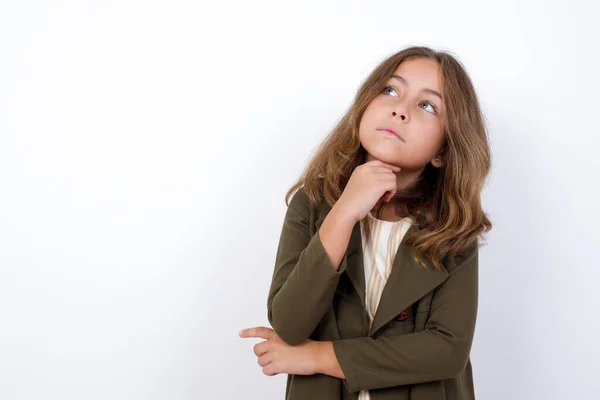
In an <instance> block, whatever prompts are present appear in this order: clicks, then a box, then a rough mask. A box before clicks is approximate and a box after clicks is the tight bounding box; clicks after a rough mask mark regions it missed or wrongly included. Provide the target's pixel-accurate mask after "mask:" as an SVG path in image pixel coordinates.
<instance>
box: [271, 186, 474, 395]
mask: <svg viewBox="0 0 600 400" xmlns="http://www.w3.org/2000/svg"><path fill="white" fill-rule="evenodd" d="M330 209H331V208H330V207H329V206H328V205H327V204H326V203H325V202H324V201H323V202H322V203H321V204H320V205H319V206H314V205H313V204H312V203H310V201H309V198H308V196H307V195H306V192H305V191H304V189H303V188H300V189H299V190H298V191H296V193H295V194H294V195H293V197H292V199H291V200H290V205H289V207H288V209H287V212H286V214H285V218H284V222H283V227H282V230H281V236H280V239H279V245H278V249H277V254H276V261H275V268H274V273H273V279H272V282H271V287H270V290H269V295H268V319H269V322H270V323H271V326H272V327H273V329H274V330H275V332H276V333H277V335H278V336H279V337H280V338H281V339H282V340H283V341H285V342H286V343H288V344H290V345H296V344H299V343H302V342H303V341H304V340H306V339H308V338H310V339H312V340H319V341H322V340H326V341H332V342H333V348H334V351H335V354H336V357H337V359H338V362H339V364H340V367H341V368H342V370H343V371H344V375H345V376H346V379H343V380H342V379H339V378H335V377H331V376H328V375H323V374H315V375H308V376H302V375H288V377H287V384H286V397H285V398H286V399H287V400H336V399H357V398H358V392H359V390H361V389H367V390H369V391H370V394H371V399H372V400H384V399H394V400H409V399H410V400H444V399H451V400H470V399H474V398H475V394H474V385H473V376H472V369H471V361H470V356H469V353H470V350H471V343H472V340H473V334H474V330H475V320H476V316H477V296H478V241H475V242H473V244H472V245H471V246H469V247H468V248H466V249H465V250H464V251H463V252H461V253H460V254H459V256H458V257H457V258H456V259H455V260H454V262H453V263H452V264H451V265H450V264H449V263H446V264H447V265H445V266H444V268H443V269H441V270H437V269H435V268H434V267H433V266H430V265H429V266H428V268H423V267H422V266H419V265H418V264H416V263H415V262H414V261H413V259H412V248H411V247H410V246H407V245H406V244H405V243H404V240H403V241H402V243H401V244H400V246H399V248H398V251H397V254H396V257H395V259H394V264H393V267H392V271H391V274H390V276H389V278H388V281H387V284H386V285H385V288H384V290H383V294H382V297H381V300H380V303H379V307H378V309H377V313H376V315H375V318H374V321H373V326H372V329H371V330H370V331H369V318H368V315H367V312H366V309H365V279H364V270H363V254H362V245H361V232H360V222H357V223H356V225H355V226H354V229H353V232H352V236H351V238H350V242H349V244H348V248H347V251H346V253H345V254H344V257H343V260H342V263H341V264H340V267H339V269H338V270H337V271H336V270H335V269H334V268H333V266H332V264H331V261H330V260H329V257H328V256H327V253H326V252H325V249H324V247H323V244H322V242H321V240H320V238H319V235H318V234H317V232H318V230H319V227H320V226H321V224H322V223H323V220H324V219H325V217H326V216H327V213H328V212H329V210H330ZM414 229H418V228H417V226H416V225H412V226H411V227H410V228H409V230H408V232H407V235H408V234H410V233H411V232H412V231H413V230H414ZM405 237H406V236H405Z"/></svg>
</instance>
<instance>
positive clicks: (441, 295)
mask: <svg viewBox="0 0 600 400" xmlns="http://www.w3.org/2000/svg"><path fill="white" fill-rule="evenodd" d="M465 254H466V257H464V258H463V259H462V261H459V262H458V264H457V265H456V267H455V268H453V269H451V270H450V271H449V277H448V278H447V279H446V281H444V283H442V284H441V285H440V286H438V288H437V289H436V291H435V292H434V295H433V298H432V303H431V311H430V315H429V319H428V321H427V323H426V325H425V328H424V330H423V331H419V332H414V333H409V334H402V335H398V336H395V337H383V336H380V337H375V338H372V337H359V338H353V339H342V340H337V341H333V349H334V352H335V355H336V358H337V360H338V363H339V365H340V368H341V369H342V371H343V372H344V375H345V377H346V379H345V380H344V381H343V382H344V384H345V385H346V387H347V388H348V390H349V391H351V392H355V391H358V390H363V389H364V390H370V389H379V388H386V387H391V386H399V385H407V384H416V383H423V382H429V381H437V380H443V379H448V378H452V377H455V376H457V375H459V374H460V373H461V372H462V371H463V369H464V368H465V366H466V364H467V362H468V360H469V353H470V350H471V344H472V340H473V335H474V331H475V321H476V315H477V298H478V256H479V253H478V244H477V242H475V243H474V244H473V245H471V246H469V247H468V249H467V252H466V253H465Z"/></svg>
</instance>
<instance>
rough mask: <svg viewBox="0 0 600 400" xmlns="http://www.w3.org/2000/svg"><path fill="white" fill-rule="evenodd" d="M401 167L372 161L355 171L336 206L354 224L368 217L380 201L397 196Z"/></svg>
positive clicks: (386, 200)
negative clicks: (397, 176)
mask: <svg viewBox="0 0 600 400" xmlns="http://www.w3.org/2000/svg"><path fill="white" fill-rule="evenodd" d="M400 169H401V168H400V167H398V166H396V165H392V164H388V163H385V162H383V161H381V160H372V161H369V162H366V163H364V164H361V165H359V166H358V167H356V168H355V169H354V171H353V172H352V175H350V179H349V180H348V183H347V184H346V187H345V188H344V191H343V192H342V194H341V196H340V198H339V199H338V201H337V202H336V205H338V207H339V208H340V209H342V210H344V213H345V214H346V215H347V216H348V217H349V218H352V220H353V221H354V222H358V221H360V220H362V219H363V218H364V217H366V216H367V214H368V213H369V212H371V210H372V209H373V208H374V207H375V205H376V204H377V203H378V202H379V200H383V201H385V202H388V201H390V199H391V198H392V197H393V196H394V195H395V194H396V191H397V189H398V188H397V179H396V174H395V173H396V172H399V171H400Z"/></svg>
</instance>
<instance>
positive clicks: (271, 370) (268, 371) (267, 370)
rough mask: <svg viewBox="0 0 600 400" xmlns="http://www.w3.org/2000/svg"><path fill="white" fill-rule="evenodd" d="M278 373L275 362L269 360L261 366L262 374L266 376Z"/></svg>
mask: <svg viewBox="0 0 600 400" xmlns="http://www.w3.org/2000/svg"><path fill="white" fill-rule="evenodd" d="M278 373H279V371H278V370H277V365H276V363H275V362H270V363H269V364H267V365H266V366H265V367H264V368H263V374H265V375H267V376H275V375H277V374H278Z"/></svg>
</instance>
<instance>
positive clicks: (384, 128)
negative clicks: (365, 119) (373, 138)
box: [377, 125, 404, 142]
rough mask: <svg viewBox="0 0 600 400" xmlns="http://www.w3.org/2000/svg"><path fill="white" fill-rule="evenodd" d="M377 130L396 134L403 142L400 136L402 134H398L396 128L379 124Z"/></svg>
mask: <svg viewBox="0 0 600 400" xmlns="http://www.w3.org/2000/svg"><path fill="white" fill-rule="evenodd" d="M377 130H378V131H387V132H389V133H392V134H394V135H396V137H398V139H400V140H402V141H403V142H404V139H403V138H402V136H400V135H399V134H398V132H396V130H395V129H394V128H392V127H391V126H389V125H384V126H380V127H378V128H377Z"/></svg>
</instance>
